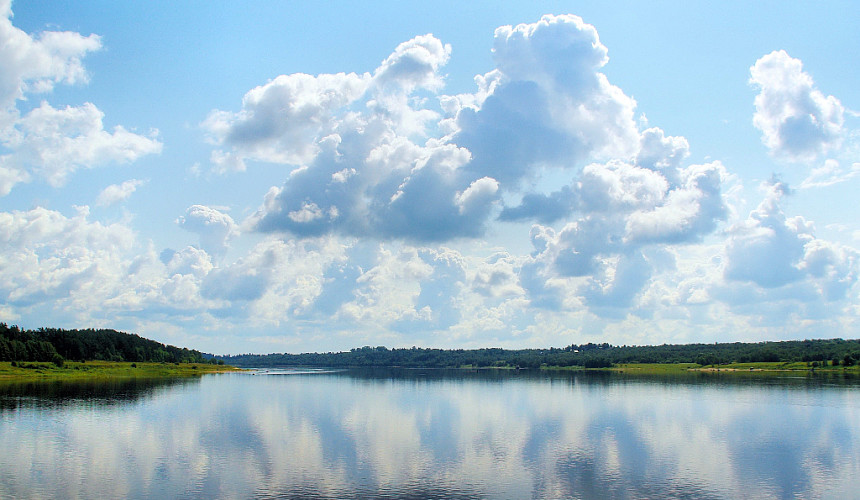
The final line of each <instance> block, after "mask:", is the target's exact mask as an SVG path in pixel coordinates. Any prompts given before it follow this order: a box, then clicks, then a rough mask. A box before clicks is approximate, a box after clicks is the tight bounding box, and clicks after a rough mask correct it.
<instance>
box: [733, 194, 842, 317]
mask: <svg viewBox="0 0 860 500" xmlns="http://www.w3.org/2000/svg"><path fill="white" fill-rule="evenodd" d="M788 192H789V191H788V188H787V186H786V185H785V184H784V183H782V182H779V181H773V182H771V183H770V184H769V185H768V186H767V194H766V196H765V198H764V200H763V201H762V202H761V204H760V205H759V206H758V208H756V209H755V210H753V211H752V212H751V213H750V215H749V218H748V219H747V220H746V221H744V222H743V223H741V224H739V225H737V226H736V227H734V228H732V231H731V238H730V239H729V241H728V243H727V245H726V263H725V271H724V272H725V277H726V279H727V280H729V281H737V282H746V283H752V284H755V285H757V286H758V287H761V288H764V289H775V288H779V287H785V286H788V285H791V284H793V283H797V282H800V281H806V282H807V283H808V284H809V285H811V286H813V287H814V288H815V289H816V290H817V294H818V295H820V296H822V297H824V298H826V299H827V300H837V299H844V298H845V297H846V293H847V291H848V290H849V289H850V288H851V287H852V286H853V285H854V283H855V282H856V280H857V272H858V269H857V263H858V262H857V259H858V254H857V253H856V252H855V251H853V250H851V249H849V248H846V247H843V246H841V245H838V244H835V243H831V242H828V241H824V240H820V239H818V238H816V237H815V234H814V227H813V225H812V223H810V222H808V221H807V220H805V219H804V218H803V217H800V216H795V217H786V215H785V213H784V212H783V211H782V208H781V207H780V203H781V200H782V198H783V197H784V196H785V195H786V193H788Z"/></svg>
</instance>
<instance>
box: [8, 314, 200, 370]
mask: <svg viewBox="0 0 860 500" xmlns="http://www.w3.org/2000/svg"><path fill="white" fill-rule="evenodd" d="M64 360H75V361H89V360H104V361H153V362H169V363H206V362H209V361H211V362H216V361H215V360H214V359H213V360H207V359H206V358H205V357H204V356H203V354H201V353H200V352H199V351H194V350H189V349H185V348H179V347H174V346H172V345H164V344H161V343H159V342H156V341H154V340H149V339H145V338H143V337H140V336H138V335H134V334H131V333H123V332H117V331H115V330H94V329H87V330H61V329H57V328H40V329H39V330H33V331H29V330H22V329H21V328H19V327H18V326H16V325H12V326H7V325H6V324H5V323H0V361H50V362H53V363H55V364H58V365H60V364H62V362H63V361H64Z"/></svg>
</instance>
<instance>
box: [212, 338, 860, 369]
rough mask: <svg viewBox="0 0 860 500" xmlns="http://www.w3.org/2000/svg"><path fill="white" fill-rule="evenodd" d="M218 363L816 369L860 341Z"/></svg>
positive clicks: (355, 353)
mask: <svg viewBox="0 0 860 500" xmlns="http://www.w3.org/2000/svg"><path fill="white" fill-rule="evenodd" d="M218 359H221V360H223V361H224V362H225V363H227V364H230V365H234V366H246V367H247V366H254V367H268V366H313V367H331V368H348V367H405V368H459V367H467V366H470V367H478V368H482V367H499V368H512V367H519V368H539V367H541V366H548V367H573V366H579V367H585V368H605V367H611V366H613V365H615V364H621V363H696V364H699V365H702V366H707V365H722V364H729V363H751V362H798V361H800V362H808V363H810V366H834V365H842V366H852V365H854V364H857V363H858V362H860V340H842V339H828V340H792V341H781V342H757V343H744V342H733V343H716V344H676V345H672V344H664V345H656V346H613V345H610V344H607V343H604V344H593V343H588V344H583V345H575V344H574V345H569V346H567V347H563V348H550V349H500V348H486V349H429V348H418V347H412V348H403V349H389V348H386V347H370V346H365V347H360V348H356V349H351V350H349V351H342V352H326V353H303V354H287V353H283V354H240V355H233V356H221V357H218Z"/></svg>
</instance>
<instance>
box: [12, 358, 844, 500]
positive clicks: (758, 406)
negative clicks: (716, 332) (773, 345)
mask: <svg viewBox="0 0 860 500" xmlns="http://www.w3.org/2000/svg"><path fill="white" fill-rule="evenodd" d="M0 497H2V498H512V499H522V498H860V380H858V379H856V378H853V379H852V378H849V379H843V378H819V377H816V378H806V377H796V378H790V377H773V376H770V377H762V376H759V377H742V376H739V377H726V376H717V375H710V374H700V375H697V376H691V377H679V378H673V379H661V378H631V377H625V376H620V375H593V374H567V375H550V374H528V373H523V372H520V373H507V372H505V373H462V372H458V373H451V372H433V371H428V372H421V371H397V372H395V371H377V372H336V373H302V372H294V371H289V370H284V371H277V372H272V371H270V372H268V373H263V372H260V373H257V374H254V375H251V374H229V375H210V376H205V377H203V378H202V379H197V380H191V381H172V382H164V381H162V382H139V381H138V382H126V383H112V384H84V385H74V384H48V385H34V384H29V385H11V386H2V385H0Z"/></svg>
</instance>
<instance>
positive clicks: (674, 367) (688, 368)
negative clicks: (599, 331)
mask: <svg viewBox="0 0 860 500" xmlns="http://www.w3.org/2000/svg"><path fill="white" fill-rule="evenodd" d="M601 369H602V370H607V371H617V372H623V373H642V374H673V373H689V372H709V373H749V372H803V373H855V374H860V366H857V365H855V366H847V367H846V366H824V367H822V366H819V367H812V366H811V365H810V364H808V363H805V362H800V361H798V362H791V363H784V362H778V361H777V362H758V363H730V364H725V365H707V366H702V365H698V364H696V363H654V364H649V363H628V364H619V365H615V366H613V367H611V368H601Z"/></svg>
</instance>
